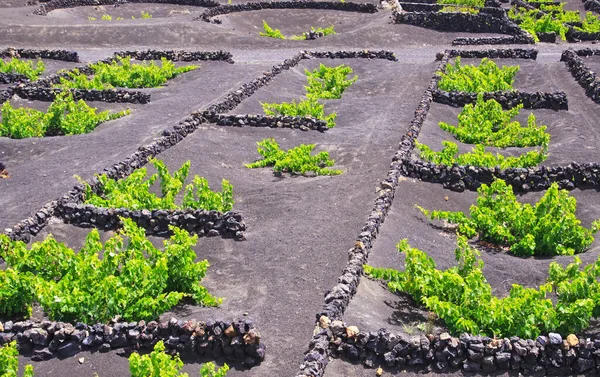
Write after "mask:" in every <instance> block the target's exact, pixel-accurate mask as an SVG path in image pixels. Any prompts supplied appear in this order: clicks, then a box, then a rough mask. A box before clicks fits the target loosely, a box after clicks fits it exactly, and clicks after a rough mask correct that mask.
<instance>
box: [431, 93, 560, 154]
mask: <svg viewBox="0 0 600 377" xmlns="http://www.w3.org/2000/svg"><path fill="white" fill-rule="evenodd" d="M522 108H523V105H518V106H517V107H515V108H513V109H511V110H507V111H504V110H503V109H502V105H500V104H499V103H498V102H497V101H496V100H494V99H490V100H488V101H485V100H484V99H483V95H482V94H480V95H478V96H477V102H476V103H475V104H474V105H473V104H468V105H466V106H465V107H464V108H463V110H462V111H461V113H460V114H459V115H458V125H457V126H452V125H450V124H448V123H444V122H440V123H439V126H440V128H441V129H443V130H444V131H448V132H450V133H451V134H453V135H454V136H455V137H456V138H457V139H458V140H460V141H461V142H463V143H468V144H482V145H485V146H489V147H499V148H506V147H532V146H540V145H547V144H548V143H549V142H550V134H548V133H547V132H546V126H538V125H537V124H536V122H535V115H533V113H532V114H530V115H529V118H528V119H527V127H522V126H521V124H520V123H519V122H518V121H512V122H511V120H512V119H513V118H514V117H516V116H517V115H519V112H520V110H521V109H522Z"/></svg>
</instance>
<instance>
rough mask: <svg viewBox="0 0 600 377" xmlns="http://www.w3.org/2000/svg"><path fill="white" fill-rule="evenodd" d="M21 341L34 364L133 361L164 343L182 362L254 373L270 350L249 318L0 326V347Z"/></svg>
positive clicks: (21, 347) (49, 322)
mask: <svg viewBox="0 0 600 377" xmlns="http://www.w3.org/2000/svg"><path fill="white" fill-rule="evenodd" d="M13 340H16V341H17V345H18V348H19V352H20V353H21V354H25V355H29V356H31V359H32V360H34V361H42V360H49V359H52V358H54V357H58V358H66V357H72V356H75V355H76V354H78V353H79V352H81V351H91V352H96V351H97V352H108V351H110V350H114V349H119V350H120V351H117V353H120V354H122V355H128V354H129V353H131V352H132V351H134V350H136V351H138V350H146V351H151V350H152V349H153V348H154V345H155V344H156V343H157V342H158V341H159V340H162V341H163V342H164V344H165V348H166V349H167V350H172V351H177V352H179V353H180V354H181V355H182V356H183V357H190V356H192V357H196V358H197V357H202V358H207V359H216V358H221V357H223V358H225V359H226V360H228V361H234V362H239V363H243V365H244V366H246V367H248V368H250V367H252V366H254V365H256V364H260V362H262V361H263V360H264V358H265V351H266V347H265V345H264V343H262V342H261V335H260V333H259V332H258V330H257V329H256V326H255V325H254V323H253V321H252V320H251V319H250V318H245V319H234V320H229V321H221V320H216V321H215V320H206V321H204V320H203V321H198V320H196V319H190V320H187V321H182V320H177V319H176V318H171V319H170V320H169V321H162V322H157V321H150V322H148V323H146V322H145V321H139V322H130V323H127V322H116V323H110V324H102V323H98V324H95V325H86V324H83V323H80V322H78V323H77V324H75V325H72V324H70V323H64V322H54V321H42V322H34V321H31V320H27V321H23V322H12V321H6V322H0V346H1V345H4V344H7V343H9V342H11V341H13Z"/></svg>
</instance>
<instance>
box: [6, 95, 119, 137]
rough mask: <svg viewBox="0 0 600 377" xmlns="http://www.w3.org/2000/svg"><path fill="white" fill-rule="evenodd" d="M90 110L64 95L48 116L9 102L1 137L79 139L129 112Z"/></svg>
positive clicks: (91, 108) (57, 100)
mask: <svg viewBox="0 0 600 377" xmlns="http://www.w3.org/2000/svg"><path fill="white" fill-rule="evenodd" d="M96 110H97V109H96V108H94V107H90V106H88V105H87V104H86V103H85V102H84V101H83V100H79V101H75V100H74V99H73V95H72V94H71V93H70V92H62V93H60V94H58V95H57V96H56V99H55V100H54V102H52V104H51V105H50V107H49V108H48V111H47V112H46V113H43V112H41V111H38V110H35V109H31V108H26V107H18V108H14V107H12V105H11V104H10V103H9V102H8V101H7V102H5V103H4V105H2V123H1V124H0V136H6V137H10V138H14V139H23V138H28V137H43V136H56V135H76V134H84V133H89V132H92V131H93V130H94V129H95V128H96V127H97V126H98V125H99V124H100V123H103V122H106V121H109V120H113V119H117V118H120V117H123V116H125V115H127V114H129V113H130V111H129V110H124V111H120V112H117V113H112V114H111V113H109V111H108V110H107V111H102V112H99V113H97V112H96Z"/></svg>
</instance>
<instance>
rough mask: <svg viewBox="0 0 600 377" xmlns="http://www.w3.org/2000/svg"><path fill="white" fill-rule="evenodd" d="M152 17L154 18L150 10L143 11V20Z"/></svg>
mask: <svg viewBox="0 0 600 377" xmlns="http://www.w3.org/2000/svg"><path fill="white" fill-rule="evenodd" d="M150 18H152V15H151V14H150V12H144V11H142V19H143V20H147V19H150Z"/></svg>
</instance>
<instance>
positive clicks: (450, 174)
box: [402, 158, 600, 192]
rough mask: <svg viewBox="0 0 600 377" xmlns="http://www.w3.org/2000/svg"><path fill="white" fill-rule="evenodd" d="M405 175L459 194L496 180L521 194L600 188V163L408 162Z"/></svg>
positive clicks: (407, 160)
mask: <svg viewBox="0 0 600 377" xmlns="http://www.w3.org/2000/svg"><path fill="white" fill-rule="evenodd" d="M402 174H403V175H405V176H407V177H409V178H415V179H419V180H421V181H424V182H432V183H440V184H442V185H443V186H444V188H447V189H450V190H452V191H458V192H462V191H464V190H465V189H468V190H477V188H479V186H481V184H482V183H485V184H490V183H492V182H493V181H494V180H495V179H502V180H504V181H506V183H509V184H511V185H512V186H513V188H514V190H515V191H518V192H528V191H540V190H545V189H547V188H549V187H550V185H551V184H552V183H553V182H556V183H558V186H559V187H560V188H564V189H568V190H572V189H574V188H576V187H579V188H589V187H599V186H600V164H599V163H584V164H577V163H571V164H569V165H566V166H554V167H545V166H541V167H535V168H514V169H504V170H503V169H500V168H498V167H496V168H484V167H475V166H446V165H436V164H434V163H432V162H427V161H421V160H413V159H410V158H406V159H405V160H404V161H403V164H402Z"/></svg>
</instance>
